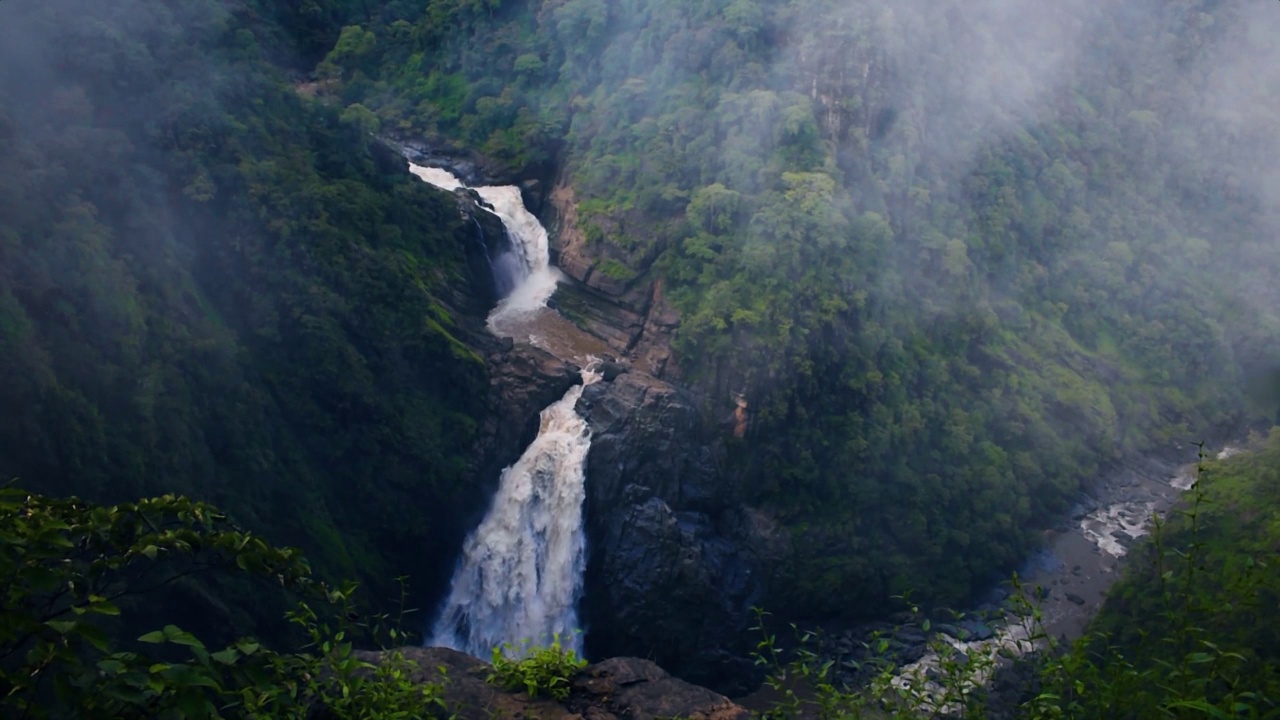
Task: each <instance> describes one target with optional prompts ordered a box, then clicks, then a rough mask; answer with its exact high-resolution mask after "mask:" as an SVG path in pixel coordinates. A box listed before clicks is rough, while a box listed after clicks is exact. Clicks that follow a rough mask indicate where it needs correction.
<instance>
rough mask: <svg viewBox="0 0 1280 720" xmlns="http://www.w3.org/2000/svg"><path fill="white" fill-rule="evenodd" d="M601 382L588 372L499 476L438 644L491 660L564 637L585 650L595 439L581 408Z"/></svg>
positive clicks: (435, 638)
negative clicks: (589, 473)
mask: <svg viewBox="0 0 1280 720" xmlns="http://www.w3.org/2000/svg"><path fill="white" fill-rule="evenodd" d="M597 379H598V375H596V374H594V373H591V372H584V373H583V385H576V386H574V387H573V388H572V389H570V390H569V392H568V393H567V394H565V396H564V398H562V399H560V400H558V401H557V402H555V403H554V404H552V405H551V406H550V407H548V408H547V409H546V410H543V411H542V416H541V417H542V421H541V426H540V427H539V430H538V437H537V439H535V440H534V441H533V443H532V444H531V445H530V446H529V448H528V449H527V450H525V452H524V455H522V456H520V459H519V460H517V461H516V463H515V464H514V465H512V466H511V467H509V468H507V469H506V470H504V471H503V472H502V479H501V480H500V482H499V487H498V493H497V495H495V496H494V498H493V505H492V506H491V507H490V508H489V513H488V514H487V515H486V516H485V518H484V521H483V522H481V523H480V526H479V527H478V528H476V529H475V531H474V532H472V533H471V535H470V537H468V538H467V541H466V543H465V544H464V545H463V550H462V561H461V562H460V564H459V566H458V569H457V571H456V572H455V573H454V576H453V587H452V589H451V590H450V593H449V597H448V600H446V602H445V606H444V611H443V612H442V613H441V615H440V618H439V619H438V620H437V621H436V624H435V627H434V628H433V630H432V638H431V644H433V645H442V646H444V647H451V648H454V649H457V650H461V651H463V652H466V653H469V654H471V655H475V656H477V657H483V658H487V657H488V656H489V653H490V652H492V650H493V648H495V647H498V646H500V645H502V644H504V643H511V645H512V647H513V649H514V650H515V651H517V652H518V651H520V650H522V649H524V648H526V647H528V646H529V645H530V644H532V645H534V646H545V645H547V644H548V643H550V642H551V640H552V639H553V638H554V637H555V636H557V635H558V636H559V637H560V639H561V643H562V644H563V645H564V646H565V647H566V648H572V649H574V650H576V651H578V652H581V649H582V648H581V638H580V636H579V635H578V634H577V633H576V631H577V630H578V629H579V628H578V610H577V606H578V599H579V597H580V595H581V593H582V572H583V569H584V565H585V552H586V538H585V532H584V530H583V525H582V502H583V499H584V498H585V497H586V486H585V479H586V462H587V451H588V450H590V448H591V434H590V431H589V430H588V429H587V423H586V420H584V419H583V418H582V417H581V416H579V415H578V413H577V412H576V411H575V410H574V405H575V404H577V402H578V398H579V397H581V396H582V389H583V387H584V386H585V385H588V384H590V383H592V382H595V380H597Z"/></svg>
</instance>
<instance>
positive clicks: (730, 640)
mask: <svg viewBox="0 0 1280 720" xmlns="http://www.w3.org/2000/svg"><path fill="white" fill-rule="evenodd" d="M578 411H579V412H581V413H583V414H584V416H585V417H586V418H587V420H588V423H589V425H590V427H591V431H592V443H591V452H590V454H589V455H588V457H587V508H586V518H587V520H586V521H587V553H588V561H587V578H586V596H585V601H584V606H583V621H584V625H585V627H586V629H587V638H586V639H587V653H588V655H589V656H591V657H608V656H612V655H620V654H630V655H641V656H644V657H649V658H652V659H654V660H655V661H657V662H658V663H660V664H662V665H663V666H664V667H667V668H670V670H671V671H672V672H673V673H675V674H676V675H678V676H680V677H682V678H684V679H686V680H689V681H691V682H697V683H701V684H704V685H708V686H710V687H712V688H715V689H717V690H720V691H722V692H726V693H730V694H732V693H736V692H741V691H744V690H746V689H748V688H749V687H750V686H751V685H752V683H753V682H754V681H755V680H756V677H755V676H756V671H755V668H754V667H753V665H752V663H751V660H750V658H749V653H750V650H751V647H752V645H753V639H752V638H751V637H750V633H749V632H748V628H749V627H750V626H751V623H752V621H753V619H754V617H753V613H752V607H753V606H754V605H756V604H758V603H759V602H760V601H761V599H762V594H763V591H764V587H763V584H762V581H763V579H764V577H765V572H764V571H763V570H762V567H763V566H764V565H765V564H766V563H768V562H770V561H773V560H775V559H776V557H775V556H777V555H778V554H779V553H780V552H781V550H780V543H779V541H778V540H777V539H776V538H777V536H776V534H775V533H772V532H771V531H770V529H769V528H768V524H767V523H766V522H763V521H762V519H761V518H760V517H758V515H757V514H756V513H753V512H751V511H749V510H748V509H746V508H745V507H743V506H742V505H741V503H740V501H739V499H738V498H737V497H736V493H735V492H734V491H733V485H732V483H731V482H728V481H727V479H726V478H724V477H723V476H722V474H721V473H720V471H719V468H718V464H717V458H716V450H715V449H714V448H715V447H716V445H715V444H714V443H713V442H710V441H709V439H708V437H707V436H706V433H705V432H704V428H703V423H702V420H701V417H700V414H699V411H698V409H697V403H696V402H695V400H694V398H693V397H692V396H690V395H689V394H688V393H687V392H685V391H682V390H680V389H678V388H676V387H675V386H673V385H670V384H668V383H666V382H663V381H661V380H657V379H655V378H653V377H650V376H647V375H643V374H640V373H636V372H630V373H625V374H620V375H617V376H616V378H615V379H614V380H613V382H600V383H597V384H595V385H592V386H590V387H588V388H587V389H586V390H585V391H584V393H583V397H582V399H581V400H580V401H579V404H578Z"/></svg>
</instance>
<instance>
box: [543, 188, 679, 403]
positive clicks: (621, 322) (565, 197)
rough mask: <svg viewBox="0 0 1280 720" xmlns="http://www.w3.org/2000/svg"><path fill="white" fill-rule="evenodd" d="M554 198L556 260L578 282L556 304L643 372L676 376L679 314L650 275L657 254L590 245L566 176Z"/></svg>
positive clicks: (551, 226) (550, 212) (551, 207)
mask: <svg viewBox="0 0 1280 720" xmlns="http://www.w3.org/2000/svg"><path fill="white" fill-rule="evenodd" d="M549 200H550V202H549V203H548V208H547V213H546V214H547V216H548V218H549V219H548V228H549V229H550V235H551V256H552V257H551V259H552V261H553V262H554V263H555V265H556V266H557V267H559V268H560V270H561V271H562V272H564V274H565V275H567V276H568V277H570V278H572V279H573V280H575V281H576V283H572V284H567V285H565V286H562V287H561V289H560V291H559V292H558V293H557V295H556V299H555V301H556V306H557V308H558V309H560V311H561V312H562V313H563V314H564V315H566V316H568V317H570V318H572V319H573V320H574V321H575V322H577V323H578V324H579V325H580V326H581V327H582V328H584V329H585V330H587V331H588V332H590V333H591V334H593V335H596V336H597V337H599V338H601V339H603V340H604V341H605V342H607V343H608V344H609V346H610V347H612V348H613V350H614V352H616V353H618V354H619V355H623V356H626V357H627V358H629V359H630V360H631V361H632V362H633V363H634V364H635V366H636V368H637V369H639V370H640V371H641V372H644V373H648V374H650V375H653V376H654V377H658V378H663V379H667V380H672V379H677V377H678V374H677V372H678V370H677V367H676V364H675V363H674V362H672V354H671V339H672V334H673V333H674V331H675V329H676V326H677V325H679V324H680V316H679V314H678V313H677V312H676V311H675V308H673V307H672V306H671V304H670V303H668V302H667V299H666V296H665V294H664V292H663V290H664V286H663V283H662V281H661V279H655V278H654V277H652V274H651V273H650V267H651V266H652V265H653V262H654V260H656V258H657V255H656V254H655V253H652V252H651V253H649V254H647V255H644V256H642V257H639V258H631V257H622V256H618V255H617V253H616V252H613V254H610V252H611V250H610V248H608V247H606V246H604V245H603V244H601V243H595V244H593V243H589V242H588V241H587V236H586V234H585V232H584V231H583V228H582V226H581V224H580V222H579V219H578V209H577V199H576V197H575V195H574V191H573V187H572V186H571V185H569V184H568V183H567V181H565V180H564V179H561V180H560V181H559V182H558V183H557V184H556V186H555V187H554V188H553V189H552V191H551V194H550V198H549ZM602 253H604V254H602Z"/></svg>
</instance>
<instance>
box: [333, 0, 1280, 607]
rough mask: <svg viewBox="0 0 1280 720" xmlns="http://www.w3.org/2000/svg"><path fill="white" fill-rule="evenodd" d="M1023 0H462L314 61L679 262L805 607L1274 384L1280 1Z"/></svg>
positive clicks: (921, 565) (830, 600) (916, 582)
mask: <svg viewBox="0 0 1280 720" xmlns="http://www.w3.org/2000/svg"><path fill="white" fill-rule="evenodd" d="M1025 5H1026V7H1027V8H1030V7H1031V6H1032V5H1035V4H1032V3H1027V4H1025ZM1017 7H1020V4H1019V3H1002V2H981V3H978V4H976V5H974V4H972V3H962V2H944V3H941V4H938V3H925V2H907V3H882V2H872V3H858V4H854V5H853V6H850V4H848V3H842V2H833V1H832V0H790V1H787V2H759V1H757V0H705V1H702V2H671V1H669V0H626V1H623V2H604V1H603V0H544V1H543V2H535V3H514V2H501V1H500V0H495V1H494V2H486V3H476V2H455V1H449V0H439V1H437V2H432V3H430V4H429V5H428V6H427V7H426V8H425V9H422V10H415V9H413V8H411V7H409V6H399V5H397V6H388V7H386V8H384V9H382V10H381V11H379V12H377V13H374V14H372V15H371V16H370V17H369V18H368V19H367V20H366V21H365V22H363V23H362V24H361V25H360V26H351V27H348V28H346V29H345V30H344V31H343V33H342V39H341V40H339V42H338V43H337V44H336V46H335V48H334V50H333V51H332V52H331V53H330V54H329V56H328V57H327V59H326V60H325V61H324V62H323V63H322V64H321V65H320V66H319V70H318V72H319V73H320V74H321V75H323V76H324V77H326V78H328V79H329V80H331V81H332V83H331V84H330V85H329V86H327V88H326V93H327V99H328V101H330V102H332V103H334V104H336V105H338V106H343V107H349V106H356V105H357V104H358V105H359V107H360V108H363V109H368V110H370V111H371V112H373V113H375V114H376V115H377V117H378V120H379V123H380V125H381V127H382V128H383V129H384V130H385V131H387V132H391V133H393V134H403V135H406V136H411V137H412V136H422V135H427V136H437V137H443V138H448V139H452V140H454V141H456V142H458V143H460V144H462V145H465V146H467V147H471V148H476V149H479V150H481V151H483V152H486V153H489V154H491V155H494V156H497V157H500V158H502V159H504V160H507V161H509V162H511V163H513V164H515V165H530V164H536V163H541V162H543V161H545V160H546V159H547V158H549V157H552V158H555V159H556V160H557V162H558V163H559V165H561V166H562V169H563V173H562V179H563V181H565V182H568V183H571V184H572V186H573V188H574V191H575V194H576V196H577V198H578V200H579V207H578V214H579V217H580V225H581V230H582V232H583V235H584V237H585V238H586V240H587V248H586V250H585V252H586V253H587V254H588V255H589V259H590V260H591V261H592V262H595V263H596V267H597V270H598V272H600V273H602V274H603V275H604V276H607V277H608V278H610V279H612V280H617V281H619V282H620V283H624V284H625V283H640V282H648V281H650V280H651V279H652V278H653V277H655V275H658V276H662V277H664V278H666V280H667V281H668V282H667V284H666V287H667V295H668V297H669V298H670V300H671V302H673V303H674V304H675V306H676V307H677V308H678V309H679V310H680V312H681V315H682V320H681V325H680V328H679V330H678V333H677V337H676V340H675V345H676V351H677V361H678V363H679V365H680V367H681V370H682V372H683V375H684V377H685V378H686V379H688V380H689V381H690V382H692V383H693V384H695V385H697V386H698V387H699V388H700V389H702V390H703V391H704V392H705V393H706V396H707V397H708V398H709V402H710V403H711V405H712V406H713V409H716V411H719V408H721V407H722V406H728V402H729V398H730V397H731V396H732V393H734V392H744V393H745V395H746V397H747V398H748V399H749V400H750V402H751V410H752V417H753V422H752V432H751V435H750V437H749V438H747V441H746V442H743V443H741V444H738V445H731V447H730V450H731V466H730V468H729V471H730V472H732V473H734V474H735V475H738V476H739V477H741V478H743V479H744V480H745V483H744V487H745V488H746V493H747V495H748V499H749V501H750V502H752V503H753V504H756V505H758V506H761V507H766V508H768V509H769V510H770V511H771V512H773V513H776V514H777V515H779V516H780V517H781V518H782V519H784V520H785V521H786V523H787V525H788V526H789V527H790V528H791V529H792V531H793V533H792V534H793V537H794V540H795V542H794V547H795V549H796V557H795V561H796V562H795V563H794V568H795V571H794V574H793V575H791V576H788V577H785V578H778V580H779V582H777V583H775V585H774V587H775V588H778V589H779V591H780V592H781V593H783V594H785V595H786V597H779V598H777V602H778V603H779V605H784V606H786V607H789V608H792V609H794V611H795V612H797V613H799V614H809V615H814V616H829V615H833V614H845V615H852V616H857V615H864V614H869V613H874V612H876V611H877V610H878V609H879V608H880V607H881V606H882V601H883V599H884V598H886V597H888V596H890V595H892V594H895V593H900V592H902V591H904V590H906V589H915V590H916V591H917V592H920V591H924V592H927V593H928V594H929V595H930V596H931V597H929V598H922V599H926V600H939V601H945V602H950V603H955V602H959V601H960V600H961V599H962V598H963V597H964V596H966V595H967V594H968V593H970V592H971V591H973V590H974V589H975V588H977V587H980V586H981V585H982V584H984V583H986V582H989V581H990V580H991V579H992V578H993V576H995V575H996V574H998V572H999V571H1000V570H1001V569H1007V568H1009V567H1010V566H1011V565H1012V564H1013V563H1015V562H1017V561H1018V560H1019V559H1020V558H1021V557H1023V554H1024V552H1025V550H1026V549H1027V547H1028V546H1029V545H1030V544H1032V543H1034V542H1035V541H1036V538H1037V537H1038V535H1037V533H1038V531H1039V530H1040V529H1041V528H1042V527H1043V526H1044V523H1045V522H1046V520H1047V519H1048V518H1050V517H1051V516H1052V515H1053V514H1054V513H1059V512H1062V511H1063V510H1064V509H1065V508H1066V506H1067V505H1068V504H1069V503H1070V502H1071V501H1072V500H1073V499H1074V497H1075V496H1076V494H1077V493H1078V492H1079V490H1080V487H1081V483H1082V482H1084V481H1085V480H1087V479H1088V478H1090V477H1091V476H1093V475H1094V474H1095V473H1096V472H1097V471H1098V470H1099V469H1100V468H1101V467H1103V466H1105V465H1106V464H1107V463H1108V462H1112V461H1115V460H1116V459H1119V458H1122V457H1125V456H1129V455H1132V454H1134V453H1139V452H1143V451H1150V450H1151V449H1153V448H1160V447H1163V446H1167V445H1168V444H1169V442H1170V441H1171V440H1172V439H1174V438H1180V437H1183V436H1184V435H1185V433H1187V432H1194V433H1205V432H1210V431H1214V430H1216V429H1220V428H1224V427H1229V426H1236V425H1239V424H1241V423H1243V422H1246V421H1249V420H1253V419H1258V418H1266V419H1272V418H1273V416H1274V413H1275V411H1276V409H1277V398H1276V396H1275V394H1274V392H1261V391H1254V390H1249V391H1246V388H1264V387H1267V386H1269V385H1270V384H1272V380H1271V377H1272V376H1273V375H1274V371H1275V369H1276V368H1277V367H1278V366H1280V319H1277V316H1276V314H1275V308H1276V307H1277V306H1278V305H1277V302H1276V298H1275V287H1274V283H1272V282H1271V281H1270V278H1272V277H1274V276H1275V275H1276V273H1277V272H1280V253H1277V252H1275V243H1274V228H1275V225H1274V222H1275V220H1276V218H1275V207H1276V203H1275V200H1276V198H1275V197H1274V192H1272V189H1273V185H1274V183H1273V180H1272V179H1271V175H1270V172H1271V171H1270V170H1269V169H1268V168H1267V167H1266V166H1265V164H1264V163H1263V162H1262V160H1261V158H1263V157H1268V156H1270V151H1271V150H1272V149H1274V137H1273V135H1274V134H1273V133H1270V132H1269V131H1268V130H1266V128H1268V127H1274V126H1275V124H1276V123H1277V122H1280V110H1278V109H1277V108H1278V105H1280V98H1277V97H1276V96H1275V95H1274V86H1273V85H1266V84H1265V83H1258V82H1256V73H1257V72H1269V71H1268V70H1267V68H1268V67H1270V66H1269V65H1267V63H1268V59H1269V58H1272V57H1273V55H1274V52H1273V48H1272V47H1271V44H1270V41H1269V40H1268V39H1267V38H1268V37H1270V36H1268V35H1267V34H1266V33H1265V32H1262V31H1261V30H1260V29H1261V28H1275V27H1277V24H1278V22H1277V17H1276V16H1277V15H1278V14H1280V11H1277V10H1276V8H1275V7H1274V3H1231V4H1222V3H1217V2H1213V1H1212V0H1187V1H1186V2H1167V3H1135V4H1126V6H1125V8H1124V9H1121V8H1119V7H1118V6H1116V7H1112V6H1108V5H1106V4H1098V3H1079V2H1070V3H1065V4H1054V6H1053V7H1052V8H1048V7H1043V6H1037V7H1038V9H1036V10H1034V12H1033V11H1032V10H1029V9H1027V10H1025V12H1027V13H1030V17H1022V16H1020V15H1018V13H1017V11H1016V10H1014V9H1011V8H1017ZM1251 68H1252V70H1251ZM1251 72H1252V73H1254V74H1252V75H1251V74H1250V73H1251ZM1226 278H1229V281H1224V279H1226Z"/></svg>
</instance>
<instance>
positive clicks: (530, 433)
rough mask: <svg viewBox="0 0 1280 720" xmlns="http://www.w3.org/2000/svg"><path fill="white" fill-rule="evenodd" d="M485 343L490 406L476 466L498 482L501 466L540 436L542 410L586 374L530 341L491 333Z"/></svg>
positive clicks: (580, 380)
mask: <svg viewBox="0 0 1280 720" xmlns="http://www.w3.org/2000/svg"><path fill="white" fill-rule="evenodd" d="M485 346H486V349H487V350H488V353H487V355H486V358H485V362H486V364H487V365H488V367H489V408H490V411H489V413H487V414H486V416H485V418H486V419H485V424H484V426H483V427H482V428H481V432H480V437H481V438H482V439H481V442H480V446H479V448H478V456H479V468H478V469H479V472H480V476H481V477H482V478H485V480H486V482H493V483H495V484H496V482H497V479H498V475H499V473H500V472H501V471H502V469H503V468H505V467H507V466H508V465H510V464H512V463H514V462H515V461H516V460H518V459H519V458H520V454H521V453H522V452H524V449H525V448H526V447H528V446H529V443H531V442H533V439H534V438H535V437H537V435H538V417H539V414H540V413H541V412H542V411H543V410H544V409H545V408H546V407H547V406H548V405H551V404H552V403H554V402H555V401H557V400H559V399H560V398H562V397H564V394H565V393H566V392H568V391H569V388H571V387H573V386H574V385H576V384H578V383H580V382H582V377H581V373H580V369H579V368H578V367H577V366H576V365H573V364H571V363H567V362H564V361H563V360H560V359H558V358H556V357H555V356H554V355H552V354H550V353H548V352H546V351H544V350H540V349H538V348H536V347H533V346H532V345H521V344H516V343H513V342H512V341H511V339H510V338H504V339H501V340H499V339H496V338H492V337H490V338H489V339H487V340H486V342H485Z"/></svg>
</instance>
